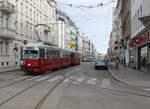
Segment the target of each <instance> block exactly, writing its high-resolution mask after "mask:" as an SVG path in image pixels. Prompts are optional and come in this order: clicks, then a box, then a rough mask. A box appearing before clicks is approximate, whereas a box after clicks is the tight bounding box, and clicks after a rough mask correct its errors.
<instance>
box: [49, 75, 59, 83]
mask: <svg viewBox="0 0 150 109" xmlns="http://www.w3.org/2000/svg"><path fill="white" fill-rule="evenodd" d="M60 78H62V76H56V77H54V78H52V79H49V80H47V81H48V82H54V81H56V80H59V79H60Z"/></svg>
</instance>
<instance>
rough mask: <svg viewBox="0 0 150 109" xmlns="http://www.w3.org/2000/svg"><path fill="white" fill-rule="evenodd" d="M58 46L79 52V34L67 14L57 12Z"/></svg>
mask: <svg viewBox="0 0 150 109" xmlns="http://www.w3.org/2000/svg"><path fill="white" fill-rule="evenodd" d="M56 25H57V30H58V31H57V35H56V36H57V39H58V40H57V45H58V47H60V48H63V49H68V50H72V51H78V37H79V32H78V28H77V27H76V25H75V24H74V23H73V21H72V20H71V19H70V18H69V16H68V15H66V13H64V12H62V11H60V10H57V23H56Z"/></svg>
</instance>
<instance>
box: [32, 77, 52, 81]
mask: <svg viewBox="0 0 150 109" xmlns="http://www.w3.org/2000/svg"><path fill="white" fill-rule="evenodd" d="M49 77H50V76H46V77H43V78H40V79H37V80H35V81H36V82H40V81H43V80H45V79H48V78H49Z"/></svg>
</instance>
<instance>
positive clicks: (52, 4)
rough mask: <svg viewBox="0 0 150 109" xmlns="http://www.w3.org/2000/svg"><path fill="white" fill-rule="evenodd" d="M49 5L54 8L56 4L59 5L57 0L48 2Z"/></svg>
mask: <svg viewBox="0 0 150 109" xmlns="http://www.w3.org/2000/svg"><path fill="white" fill-rule="evenodd" d="M47 3H48V4H49V5H51V6H52V7H56V4H57V3H56V1H55V0H47Z"/></svg>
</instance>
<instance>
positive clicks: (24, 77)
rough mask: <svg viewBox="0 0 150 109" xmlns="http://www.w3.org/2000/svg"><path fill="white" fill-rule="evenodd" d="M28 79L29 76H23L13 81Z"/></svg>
mask: <svg viewBox="0 0 150 109" xmlns="http://www.w3.org/2000/svg"><path fill="white" fill-rule="evenodd" d="M28 77H30V76H23V77H20V78H16V79H15V80H21V79H26V78H28Z"/></svg>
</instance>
